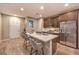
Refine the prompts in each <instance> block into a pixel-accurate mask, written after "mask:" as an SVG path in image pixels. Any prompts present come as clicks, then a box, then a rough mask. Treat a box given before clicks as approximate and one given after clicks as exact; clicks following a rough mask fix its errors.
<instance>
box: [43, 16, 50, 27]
mask: <svg viewBox="0 0 79 59" xmlns="http://www.w3.org/2000/svg"><path fill="white" fill-rule="evenodd" d="M49 20H50V19H48V18H45V19H44V28H47V27H49V23H50V21H49Z"/></svg>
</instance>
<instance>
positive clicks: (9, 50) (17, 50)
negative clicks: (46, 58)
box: [0, 38, 79, 55]
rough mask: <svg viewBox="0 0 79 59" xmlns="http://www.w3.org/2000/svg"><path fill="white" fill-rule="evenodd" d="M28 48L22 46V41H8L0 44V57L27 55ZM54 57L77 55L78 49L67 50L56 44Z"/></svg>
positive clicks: (67, 48) (19, 39)
mask: <svg viewBox="0 0 79 59" xmlns="http://www.w3.org/2000/svg"><path fill="white" fill-rule="evenodd" d="M29 54H30V47H28V48H27V49H26V48H25V45H24V39H23V38H18V39H8V40H5V41H1V42H0V55H29ZM55 55H79V49H73V48H69V47H66V46H63V45H60V44H57V50H56V53H55Z"/></svg>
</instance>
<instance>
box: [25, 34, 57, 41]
mask: <svg viewBox="0 0 79 59" xmlns="http://www.w3.org/2000/svg"><path fill="white" fill-rule="evenodd" d="M26 34H27V35H29V36H31V37H34V38H36V39H38V40H40V41H43V42H48V41H50V40H53V39H55V38H57V37H58V35H53V34H45V35H44V34H38V33H31V34H30V33H26Z"/></svg>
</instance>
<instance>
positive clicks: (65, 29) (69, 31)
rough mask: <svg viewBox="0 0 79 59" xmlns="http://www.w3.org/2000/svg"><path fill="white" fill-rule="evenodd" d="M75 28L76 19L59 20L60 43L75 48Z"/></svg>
mask: <svg viewBox="0 0 79 59" xmlns="http://www.w3.org/2000/svg"><path fill="white" fill-rule="evenodd" d="M76 29H77V28H76V21H64V22H60V43H62V44H64V45H66V46H69V47H73V48H76V47H77V38H76V37H77V36H76Z"/></svg>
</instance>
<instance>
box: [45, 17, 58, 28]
mask: <svg viewBox="0 0 79 59" xmlns="http://www.w3.org/2000/svg"><path fill="white" fill-rule="evenodd" d="M58 26H59V23H58V18H46V19H44V28H47V27H58Z"/></svg>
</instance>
